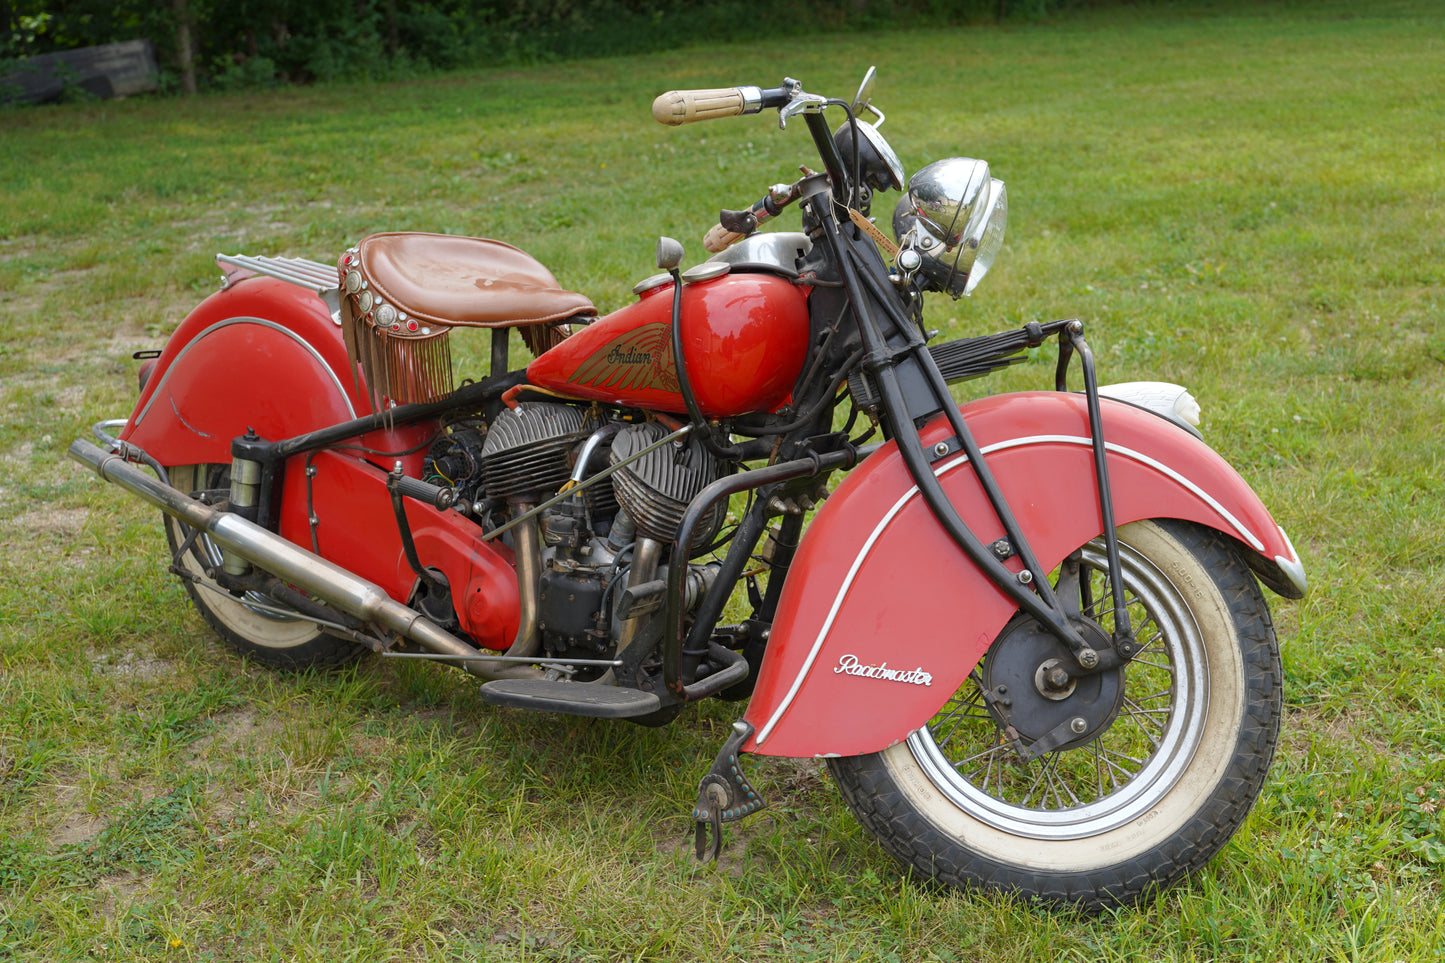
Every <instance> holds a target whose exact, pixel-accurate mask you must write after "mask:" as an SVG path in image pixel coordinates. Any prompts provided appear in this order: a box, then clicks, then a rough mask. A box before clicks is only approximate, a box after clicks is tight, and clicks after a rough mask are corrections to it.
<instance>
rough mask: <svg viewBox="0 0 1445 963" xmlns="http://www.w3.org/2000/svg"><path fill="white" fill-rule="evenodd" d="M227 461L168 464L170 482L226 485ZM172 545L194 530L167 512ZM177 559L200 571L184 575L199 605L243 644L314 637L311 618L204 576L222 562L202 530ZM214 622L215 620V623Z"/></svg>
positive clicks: (292, 644) (284, 643)
mask: <svg viewBox="0 0 1445 963" xmlns="http://www.w3.org/2000/svg"><path fill="white" fill-rule="evenodd" d="M229 468H230V466H229V465H194V466H181V467H180V468H176V469H172V473H171V481H172V483H173V484H176V485H177V486H178V487H180V488H182V489H183V490H190V489H200V488H207V489H216V488H224V487H228V483H227V482H226V478H227V477H228V474H229V473H228V469H229ZM165 521H166V525H167V529H168V531H169V533H170V538H171V546H172V550H174V549H175V548H177V547H179V546H180V545H181V544H182V543H183V542H184V541H185V539H186V537H187V536H189V535H190V534H191V532H192V531H193V530H192V529H191V528H190V527H189V526H186V525H184V524H182V523H181V522H180V521H179V520H177V519H175V518H172V517H170V516H166V519H165ZM177 561H178V562H179V564H180V565H181V566H182V567H184V568H186V569H187V570H189V571H190V572H191V573H192V574H194V575H196V576H198V580H188V583H187V587H188V590H189V591H190V593H191V597H192V599H194V600H195V602H196V604H197V606H199V607H201V609H202V610H203V611H205V612H208V613H210V616H211V617H212V618H213V619H215V620H217V621H218V622H219V625H217V628H220V627H222V626H224V628H225V630H226V631H227V632H231V633H234V635H235V636H236V637H237V638H238V639H240V640H243V641H244V642H245V644H247V645H251V646H257V647H259V648H263V649H274V650H289V649H294V648H297V647H298V646H304V645H307V644H309V643H310V642H311V641H312V640H314V639H315V638H316V637H317V634H318V629H317V627H316V625H315V623H313V622H311V621H309V620H307V619H304V618H296V617H294V616H291V615H288V614H287V613H286V612H285V611H284V606H281V605H280V604H279V603H277V602H276V601H274V600H273V599H271V598H270V597H269V596H267V595H264V594H262V593H259V592H247V593H246V594H245V595H243V596H241V597H240V598H236V597H235V596H233V595H231V594H230V593H229V592H226V591H224V590H222V589H220V588H219V587H218V586H217V585H216V584H215V582H214V581H212V580H211V579H210V578H208V577H207V576H206V572H207V571H208V570H211V571H214V570H216V569H218V568H220V566H221V562H222V555H221V548H220V546H219V545H217V544H216V543H215V542H214V541H212V540H211V538H210V537H209V536H208V535H206V534H205V533H204V532H202V533H200V534H198V535H197V536H196V538H195V539H194V540H193V541H192V542H191V546H190V549H189V550H188V551H187V552H185V553H184V554H183V555H181V556H180V557H179V558H178V559H177ZM213 624H216V622H213Z"/></svg>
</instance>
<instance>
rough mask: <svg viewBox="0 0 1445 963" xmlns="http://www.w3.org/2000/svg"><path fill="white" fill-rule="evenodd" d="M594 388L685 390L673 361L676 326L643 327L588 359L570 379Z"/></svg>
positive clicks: (661, 323) (617, 339) (610, 343)
mask: <svg viewBox="0 0 1445 963" xmlns="http://www.w3.org/2000/svg"><path fill="white" fill-rule="evenodd" d="M568 380H569V381H571V382H572V383H573V384H577V385H588V386H590V387H593V388H609V389H615V388H624V389H628V390H637V389H639V388H653V389H656V390H658V391H679V392H680V391H681V390H682V386H681V385H680V384H679V383H678V380H677V368H676V366H675V365H674V364H673V362H672V325H671V324H669V323H667V322H666V321H655V322H653V323H652V324H644V325H639V326H638V327H636V328H633V329H632V330H631V331H628V332H627V333H626V334H623V335H620V336H618V337H616V338H613V339H612V340H611V341H609V342H607V343H606V344H604V345H603V346H602V347H600V348H598V349H597V350H596V351H594V352H592V353H591V354H590V355H588V356H587V360H586V361H584V362H582V363H581V364H580V365H578V366H577V370H576V371H574V372H572V377H571V378H569V379H568Z"/></svg>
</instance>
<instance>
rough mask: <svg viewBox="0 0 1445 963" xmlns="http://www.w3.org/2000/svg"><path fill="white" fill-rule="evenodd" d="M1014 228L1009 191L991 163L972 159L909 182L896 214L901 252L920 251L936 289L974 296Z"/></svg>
mask: <svg viewBox="0 0 1445 963" xmlns="http://www.w3.org/2000/svg"><path fill="white" fill-rule="evenodd" d="M1007 223H1008V191H1007V190H1006V189H1005V187H1004V183H1003V181H1001V180H999V179H998V178H996V177H992V176H991V175H990V173H989V168H988V163H987V162H985V161H981V160H974V159H973V158H970V157H951V158H949V159H947V160H941V161H935V162H934V163H932V164H929V165H928V166H927V167H925V168H923V169H922V170H920V171H919V172H918V173H916V174H914V175H913V176H912V177H911V178H909V181H908V193H907V194H906V195H905V196H904V198H903V199H902V200H901V201H900V202H899V203H898V206H897V207H896V208H895V209H894V211H893V233H894V234H895V235H896V236H897V238H898V244H899V246H900V247H904V248H911V249H912V250H914V251H916V252H917V253H918V254H919V256H920V260H921V264H920V267H919V271H920V273H922V274H923V276H924V277H925V278H927V279H928V282H929V283H928V284H927V285H926V286H927V287H928V288H929V289H931V290H938V291H947V292H948V293H949V294H951V295H952V296H953V297H955V298H958V297H962V296H963V295H966V294H969V293H971V292H972V291H973V289H974V288H975V287H977V286H978V282H979V281H981V280H982V279H983V276H984V274H986V273H987V272H988V269H989V268H990V267H992V266H993V262H994V259H995V258H996V257H997V256H998V252H999V249H1000V248H1001V247H1003V237H1004V228H1005V226H1006V225H1007Z"/></svg>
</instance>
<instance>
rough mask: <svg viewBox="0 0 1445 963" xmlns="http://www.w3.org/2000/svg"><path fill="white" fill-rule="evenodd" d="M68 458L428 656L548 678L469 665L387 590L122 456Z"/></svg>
mask: <svg viewBox="0 0 1445 963" xmlns="http://www.w3.org/2000/svg"><path fill="white" fill-rule="evenodd" d="M69 454H70V457H71V458H73V459H75V460H76V461H78V462H80V463H81V464H83V465H89V466H90V467H91V468H92V469H93V470H94V471H95V473H96V474H97V475H99V476H100V477H101V478H103V479H105V480H106V481H108V482H110V483H111V484H113V485H118V486H120V487H121V488H123V489H125V490H126V491H128V492H130V493H131V494H133V495H137V496H139V497H140V498H142V499H144V500H145V501H147V502H150V503H151V504H152V505H154V506H155V507H157V508H159V509H160V510H161V511H163V512H165V513H166V514H167V515H170V516H172V517H173V518H177V519H179V520H180V521H182V522H184V523H185V524H187V525H189V526H190V527H191V528H195V529H199V530H200V531H202V532H204V533H205V534H207V535H209V536H210V538H211V540H212V541H213V542H215V543H216V544H217V545H219V546H221V548H223V549H225V550H226V551H227V552H234V553H235V554H236V555H238V556H240V557H241V558H244V559H245V560H246V561H248V562H250V563H251V564H252V565H254V566H256V567H257V568H259V569H261V570H262V571H264V572H269V573H270V574H272V575H275V576H276V577H277V578H280V579H283V580H285V581H287V582H290V583H291V584H292V585H295V586H297V587H298V588H300V589H301V590H303V591H305V592H308V593H310V594H311V595H313V596H315V597H316V598H318V599H321V600H322V601H323V602H326V603H327V604H328V605H332V606H334V607H335V608H337V609H340V610H341V611H343V612H345V613H346V614H347V615H351V616H354V617H356V618H358V619H361V620H362V621H365V622H372V623H375V624H376V625H380V626H382V627H384V628H387V629H390V630H392V631H393V632H396V633H397V634H399V635H401V636H403V637H404V638H407V639H409V640H411V641H412V642H415V643H416V644H417V645H420V646H421V647H422V648H424V649H426V650H427V651H429V652H434V653H436V654H437V655H442V656H447V657H448V658H449V659H458V660H461V661H460V665H461V667H462V668H463V669H465V670H466V671H467V672H470V673H471V674H472V675H475V676H480V677H481V678H483V679H539V678H541V677H542V673H541V671H540V670H539V669H537V668H536V667H534V666H530V665H517V664H515V663H512V664H500V665H499V664H497V663H496V662H494V661H490V660H488V659H487V658H486V657H485V656H483V657H482V658H479V659H466V657H467V656H473V655H477V650H476V648H475V647H473V646H471V645H468V644H467V643H466V642H463V641H462V640H461V639H459V638H457V637H456V636H454V635H452V634H451V633H450V632H448V631H446V630H445V629H443V628H441V627H440V626H438V625H436V624H434V623H433V622H431V621H429V620H428V619H427V618H426V617H425V616H423V615H421V614H420V613H419V612H417V611H416V610H415V609H412V608H410V607H408V606H406V605H402V604H401V603H400V602H397V601H394V600H393V599H392V598H391V596H389V595H387V594H386V592H385V591H384V590H382V588H381V587H380V586H378V585H375V584H373V583H371V582H368V581H367V580H366V579H364V578H359V577H357V576H356V575H353V574H352V573H351V572H348V571H347V570H346V569H344V568H342V567H341V566H339V565H336V564H335V563H333V562H328V561H327V560H326V559H324V558H322V557H321V556H319V555H314V554H312V553H311V552H308V551H306V550H305V549H304V548H301V547H300V546H299V545H293V544H292V543H291V542H288V541H286V539H284V538H282V537H281V536H279V535H276V534H274V533H272V532H269V531H267V530H266V529H264V528H262V527H261V526H260V525H257V524H256V523H254V522H250V521H247V520H246V519H244V518H242V517H241V516H239V515H235V514H233V513H231V512H222V511H217V510H216V509H214V508H211V507H210V506H209V505H203V504H202V503H201V502H198V501H196V500H195V499H194V498H191V497H190V496H189V495H186V494H184V493H182V492H178V491H176V490H175V489H174V488H171V487H170V486H168V485H164V484H162V483H161V482H159V481H157V480H156V479H154V478H152V477H150V476H149V475H147V474H146V473H145V472H143V471H140V470H139V469H138V468H135V467H134V466H132V465H131V464H130V463H129V462H127V461H126V460H125V459H123V458H121V457H120V456H119V455H115V454H112V453H110V452H106V451H104V450H102V449H100V448H98V447H96V446H95V445H92V444H91V443H90V442H88V441H82V440H76V441H74V442H72V443H71V445H70V450H69Z"/></svg>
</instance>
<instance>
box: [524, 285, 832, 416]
mask: <svg viewBox="0 0 1445 963" xmlns="http://www.w3.org/2000/svg"><path fill="white" fill-rule="evenodd" d="M672 287H673V286H672V282H671V281H668V282H665V283H663V284H661V285H660V286H658V287H655V288H652V289H650V290H647V291H644V292H643V293H642V294H641V296H640V300H638V301H637V303H635V304H630V305H628V306H627V307H625V308H622V309H621V310H619V311H614V312H613V313H612V314H609V315H607V316H606V317H604V318H599V319H598V320H597V321H594V322H593V323H592V324H589V325H588V326H587V327H585V328H583V329H582V330H581V331H579V332H577V333H576V334H574V335H572V336H571V337H570V338H568V339H567V340H566V341H563V342H562V343H561V344H559V345H557V347H555V348H553V349H552V350H550V351H548V352H546V353H545V354H543V355H541V356H540V357H538V358H537V359H536V360H535V361H533V362H532V363H531V364H530V365H528V367H527V380H528V381H530V382H531V383H532V384H534V385H536V386H538V387H540V388H550V389H551V390H553V391H557V392H560V393H562V394H565V395H569V396H571V397H574V398H587V399H591V400H593V401H605V402H610V403H612V404H617V405H624V406H627V407H635V408H647V409H651V410H654V411H669V412H685V411H686V410H687V406H686V405H685V404H684V402H683V400H682V393H681V389H680V387H679V385H678V380H677V367H676V365H675V364H674V363H673V358H672ZM809 290H811V289H809V288H802V287H798V286H797V285H794V284H791V283H789V282H788V281H786V280H784V279H783V278H780V277H776V276H774V275H771V274H751V273H747V274H745V273H738V274H724V275H723V276H721V277H716V278H712V279H710V280H698V281H691V282H686V283H684V285H683V290H682V352H683V357H684V359H686V361H687V374H688V380H689V382H690V383H691V385H692V390H693V394H694V395H695V396H696V397H697V403H698V407H699V408H700V409H702V413H703V414H704V415H706V416H708V417H710V418H726V417H729V416H732V415H741V414H746V413H748V412H754V411H774V410H776V409H777V408H779V407H781V406H782V405H783V403H784V402H786V401H787V400H788V398H789V396H790V395H791V394H792V390H793V385H794V383H795V382H796V381H797V380H798V375H799V373H800V372H801V371H802V368H803V361H804V359H805V358H806V357H807V354H808V291H809Z"/></svg>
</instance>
